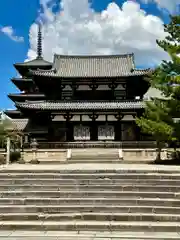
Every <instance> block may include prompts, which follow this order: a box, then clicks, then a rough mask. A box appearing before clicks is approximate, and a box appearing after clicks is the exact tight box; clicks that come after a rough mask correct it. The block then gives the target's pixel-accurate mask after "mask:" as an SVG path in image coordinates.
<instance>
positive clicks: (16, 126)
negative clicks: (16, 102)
mask: <svg viewBox="0 0 180 240" xmlns="http://www.w3.org/2000/svg"><path fill="white" fill-rule="evenodd" d="M11 121H12V126H13V127H12V128H13V129H12V128H11V130H16V131H17V130H18V131H23V132H28V131H31V132H41V131H43V132H44V131H45V130H47V129H46V128H45V127H44V126H42V125H41V126H39V125H35V124H33V123H32V122H31V120H29V119H12V120H11Z"/></svg>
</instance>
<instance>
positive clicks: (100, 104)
mask: <svg viewBox="0 0 180 240" xmlns="http://www.w3.org/2000/svg"><path fill="white" fill-rule="evenodd" d="M16 106H17V107H18V108H24V109H35V110H101V109H102V110H106V109H107V110H110V109H114V110H118V109H141V108H144V102H142V101H110V102H108V101H85V102H80V101H76V102H70V101H68V102H62V101H25V102H16Z"/></svg>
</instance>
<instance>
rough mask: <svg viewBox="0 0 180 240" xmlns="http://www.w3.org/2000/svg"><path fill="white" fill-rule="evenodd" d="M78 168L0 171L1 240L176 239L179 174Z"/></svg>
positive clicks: (179, 208) (179, 225) (179, 223)
mask: <svg viewBox="0 0 180 240" xmlns="http://www.w3.org/2000/svg"><path fill="white" fill-rule="evenodd" d="M80 165H81V164H80ZM80 165H79V166H76V169H75V168H72V169H70V168H69V169H68V168H66V169H65V168H64V169H63V168H61V165H59V166H57V167H55V166H54V167H53V168H52V167H51V166H47V167H44V166H43V165H38V166H33V167H32V166H31V165H21V166H19V167H13V166H11V167H9V168H4V169H1V170H0V196H1V198H0V239H5V236H6V237H7V236H8V239H10V240H12V239H13V240H15V239H26V240H30V239H34V240H35V239H36V240H37V239H39V240H40V239H45V240H46V239H49V240H50V239H51V240H52V239H53V240H55V239H56V240H58V239H63V240H65V239H66V240H67V239H68V240H72V239H74V240H76V239H78V240H79V239H82V240H90V239H91V240H92V239H93V240H94V239H95V240H100V239H102V240H103V239H106V240H110V239H116V240H117V239H124V240H125V239H126V240H127V239H136V240H142V239H144V240H145V239H146V240H147V239H148V240H155V239H161V240H167V239H169V240H170V239H180V235H179V234H178V233H179V232H180V169H179V170H175V169H174V170H172V171H171V172H170V171H169V170H168V169H167V170H157V169H152V168H149V167H148V166H146V167H145V168H144V169H141V168H140V169H138V166H137V167H136V169H131V168H130V169H129V170H128V168H126V169H123V165H122V164H121V165H120V166H119V167H117V165H116V164H115V165H114V169H112V167H111V168H108V165H106V167H104V169H102V168H101V169H100V167H99V168H98V166H97V168H96V167H94V169H95V168H96V170H94V169H92V168H91V167H90V166H91V164H87V165H86V167H83V168H82V166H80ZM112 165H113V164H112ZM121 166H122V169H121ZM98 169H99V170H98Z"/></svg>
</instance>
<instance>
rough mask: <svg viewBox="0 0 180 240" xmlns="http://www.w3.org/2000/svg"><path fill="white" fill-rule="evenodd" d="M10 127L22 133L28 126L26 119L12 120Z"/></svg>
mask: <svg viewBox="0 0 180 240" xmlns="http://www.w3.org/2000/svg"><path fill="white" fill-rule="evenodd" d="M11 121H12V125H13V127H14V130H18V131H23V130H24V129H25V128H26V126H27V124H28V121H29V120H28V119H12V120H11Z"/></svg>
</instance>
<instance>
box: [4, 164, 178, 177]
mask: <svg viewBox="0 0 180 240" xmlns="http://www.w3.org/2000/svg"><path fill="white" fill-rule="evenodd" d="M11 166H12V167H11ZM11 166H9V167H8V168H3V167H2V168H0V171H1V173H12V174H13V173H14V174H15V173H16V174H25V173H29V174H31V173H36V174H38V173H40V174H42V173H46V174H73V175H75V174H76V175H78V174H85V175H86V174H105V175H106V174H112V175H114V174H140V175H141V174H155V175H157V174H160V175H177V176H179V175H180V168H179V167H177V168H175V166H173V167H174V168H172V166H163V167H164V168H160V167H162V166H157V165H148V166H146V165H143V164H141V165H140V166H139V169H138V168H135V167H134V166H126V167H125V165H122V164H119V165H114V164H107V165H106V164H99V163H98V162H97V163H96V164H95V165H94V166H91V164H86V163H85V164H84V163H82V165H81V164H80V165H79V166H77V165H76V164H74V165H73V166H70V167H68V166H67V165H65V166H63V167H62V166H59V165H57V166H53V167H51V168H49V167H46V166H39V165H26V166H24V165H18V164H13V165H11ZM142 166H143V168H142Z"/></svg>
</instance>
